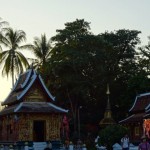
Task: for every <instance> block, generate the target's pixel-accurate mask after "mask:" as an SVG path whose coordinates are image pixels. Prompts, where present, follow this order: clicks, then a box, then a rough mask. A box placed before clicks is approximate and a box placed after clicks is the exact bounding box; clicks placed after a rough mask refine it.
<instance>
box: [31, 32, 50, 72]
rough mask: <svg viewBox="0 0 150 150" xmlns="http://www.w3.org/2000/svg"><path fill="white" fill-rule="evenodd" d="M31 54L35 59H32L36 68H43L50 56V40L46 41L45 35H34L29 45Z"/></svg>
mask: <svg viewBox="0 0 150 150" xmlns="http://www.w3.org/2000/svg"><path fill="white" fill-rule="evenodd" d="M31 49H32V52H33V54H34V55H35V57H36V58H37V59H34V62H33V65H34V67H35V68H37V69H44V67H46V63H47V61H48V59H49V57H50V51H51V42H50V39H49V40H48V41H47V38H46V35H45V34H44V35H41V38H38V37H35V38H34V42H33V45H32V47H31Z"/></svg>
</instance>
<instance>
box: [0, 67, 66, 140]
mask: <svg viewBox="0 0 150 150" xmlns="http://www.w3.org/2000/svg"><path fill="white" fill-rule="evenodd" d="M54 101H55V97H53V96H52V94H51V93H50V92H49V90H48V89H47V87H46V86H45V84H44V82H43V80H42V78H41V76H40V75H39V74H38V73H37V72H36V71H35V70H33V69H29V70H27V71H26V72H25V73H23V74H20V76H19V77H18V80H17V81H16V83H15V85H14V87H13V89H12V90H11V92H10V94H9V95H8V97H7V98H6V99H5V100H4V102H2V106H3V107H4V108H3V109H2V110H1V111H0V141H7V142H8V141H10V142H18V141H35V142H43V141H51V140H60V138H61V130H60V129H61V127H62V120H63V117H64V116H65V115H66V113H67V112H68V110H65V109H63V108H61V107H59V106H56V105H55V104H54Z"/></svg>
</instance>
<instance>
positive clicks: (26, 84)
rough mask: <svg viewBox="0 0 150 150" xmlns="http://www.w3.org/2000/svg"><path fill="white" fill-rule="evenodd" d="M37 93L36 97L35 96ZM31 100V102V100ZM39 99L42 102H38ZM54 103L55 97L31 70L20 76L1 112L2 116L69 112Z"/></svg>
mask: <svg viewBox="0 0 150 150" xmlns="http://www.w3.org/2000/svg"><path fill="white" fill-rule="evenodd" d="M35 93H36V94H37V95H36V97H35V95H33V94H35ZM39 93H40V94H39ZM30 98H31V100H29V99H30ZM39 98H40V100H38V99H39ZM41 100H42V101H41ZM54 101H55V97H53V96H52V94H51V93H50V92H49V90H48V89H47V87H46V86H45V84H44V81H43V79H42V78H41V76H40V75H39V74H38V73H37V72H36V71H35V70H33V69H29V70H28V71H26V72H25V73H23V74H21V75H20V76H19V78H18V80H17V81H16V83H15V85H14V87H13V89H12V90H11V92H10V94H9V95H8V97H7V98H6V99H5V101H4V102H3V103H2V105H3V106H4V107H5V108H4V109H3V110H2V111H1V112H0V115H6V114H10V113H19V112H28V113H33V112H36V113H38V112H39V113H45V112H46V113H52V112H53V113H66V112H68V110H65V109H63V108H61V107H58V106H56V105H54V104H53V102H54Z"/></svg>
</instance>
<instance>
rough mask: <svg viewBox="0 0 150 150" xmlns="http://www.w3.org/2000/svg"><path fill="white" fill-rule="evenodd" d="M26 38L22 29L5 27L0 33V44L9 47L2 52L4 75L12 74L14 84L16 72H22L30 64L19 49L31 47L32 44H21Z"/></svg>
mask: <svg viewBox="0 0 150 150" xmlns="http://www.w3.org/2000/svg"><path fill="white" fill-rule="evenodd" d="M25 40H26V34H25V32H24V31H22V30H13V29H12V28H3V29H2V31H1V33H0V44H1V45H2V46H3V47H5V48H7V50H5V51H1V52H0V65H2V75H7V77H8V75H9V74H10V75H11V76H12V86H14V75H15V73H16V74H18V73H21V72H23V71H24V69H26V68H27V67H28V66H29V64H28V61H27V59H26V58H25V56H24V55H23V54H22V53H21V52H20V51H19V50H21V49H23V48H29V47H30V45H23V46H20V44H21V43H22V42H24V41H25Z"/></svg>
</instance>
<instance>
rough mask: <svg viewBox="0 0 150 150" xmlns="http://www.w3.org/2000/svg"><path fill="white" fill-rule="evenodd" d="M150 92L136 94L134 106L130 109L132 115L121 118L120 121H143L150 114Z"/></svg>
mask: <svg viewBox="0 0 150 150" xmlns="http://www.w3.org/2000/svg"><path fill="white" fill-rule="evenodd" d="M149 112H150V93H144V94H140V95H138V96H136V98H135V101H134V103H133V106H132V107H131V109H130V110H129V113H130V116H129V117H127V118H126V119H123V120H121V121H120V122H119V123H131V122H139V121H143V119H144V118H146V117H148V116H150V115H149V114H148V113H149Z"/></svg>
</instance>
